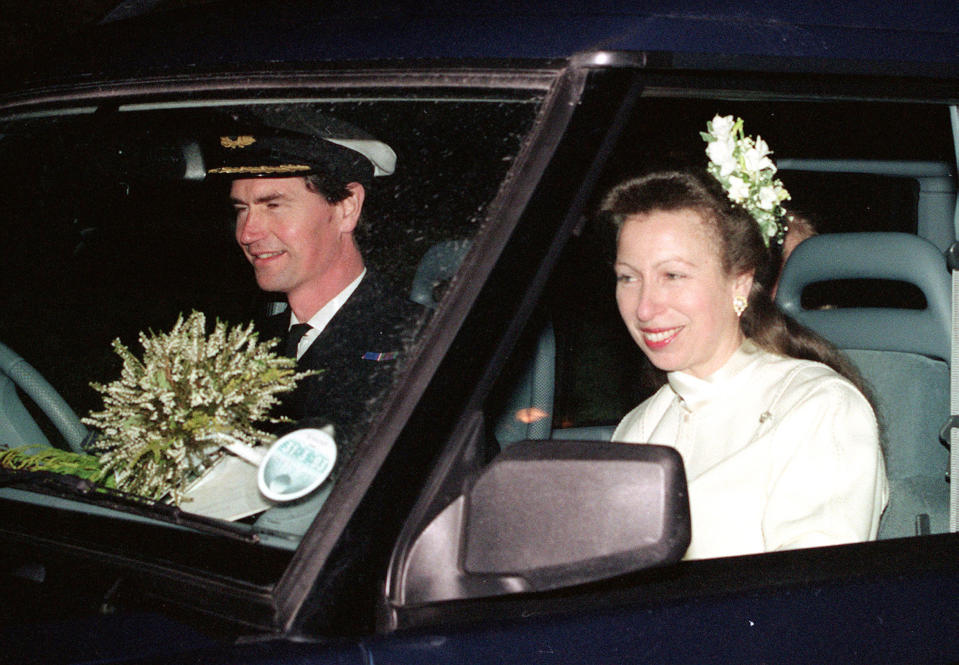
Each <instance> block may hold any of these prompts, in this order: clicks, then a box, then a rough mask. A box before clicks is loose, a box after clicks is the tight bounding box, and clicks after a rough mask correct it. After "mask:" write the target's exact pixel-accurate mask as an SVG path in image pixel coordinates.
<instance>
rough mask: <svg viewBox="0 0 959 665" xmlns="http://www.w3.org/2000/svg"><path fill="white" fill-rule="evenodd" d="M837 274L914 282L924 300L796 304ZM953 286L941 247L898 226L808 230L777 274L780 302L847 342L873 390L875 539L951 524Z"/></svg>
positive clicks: (850, 354)
mask: <svg viewBox="0 0 959 665" xmlns="http://www.w3.org/2000/svg"><path fill="white" fill-rule="evenodd" d="M844 279H881V280H895V281H901V282H907V283H910V284H913V285H914V286H916V287H917V288H918V289H919V290H920V291H922V293H923V295H924V296H925V300H926V307H925V309H901V308H894V307H842V308H824V309H806V308H804V307H803V305H802V294H803V290H804V289H805V288H806V287H807V286H809V285H811V284H814V283H817V282H825V281H831V280H844ZM950 294H951V282H950V276H949V273H948V271H947V269H946V263H945V258H944V257H943V255H942V254H941V253H940V252H939V250H938V249H937V248H936V247H935V246H934V245H932V244H931V243H930V242H928V241H926V240H923V239H922V238H919V237H917V236H913V235H909V234H905V233H836V234H829V235H823V236H816V237H813V238H810V239H808V240H806V241H804V242H803V243H801V244H800V245H799V246H798V247H797V248H796V249H795V251H794V252H793V253H792V254H791V255H790V257H789V261H788V262H787V264H786V266H785V268H784V270H783V274H782V277H781V279H780V282H779V288H778V291H777V294H776V302H777V304H779V306H780V307H781V308H782V309H783V310H784V311H785V312H786V313H787V314H789V315H791V316H792V317H793V318H795V319H796V320H798V321H799V322H800V323H802V324H803V325H805V326H807V327H808V328H811V329H812V330H814V331H816V332H818V333H819V334H820V335H822V336H823V337H825V338H826V339H828V340H829V341H830V342H832V343H833V344H834V345H836V346H837V347H838V348H839V349H841V350H842V351H844V352H845V353H846V354H847V356H848V357H849V358H850V359H851V360H852V361H853V363H855V365H856V366H857V367H858V369H859V371H860V372H861V373H862V375H863V378H864V379H865V380H866V382H867V383H868V384H869V386H870V387H871V389H872V391H873V396H874V398H875V400H876V406H877V408H878V410H879V416H880V421H881V423H882V425H883V433H884V441H885V444H886V445H885V452H886V473H887V475H888V478H889V485H890V499H889V505H888V507H887V508H886V512H885V513H884V514H883V518H882V522H881V525H880V530H879V537H880V538H896V537H902V536H910V535H916V534H917V533H924V532H927V531H930V532H933V533H940V532H946V531H948V524H949V487H948V484H947V482H946V479H945V476H946V471H947V469H948V465H949V454H948V451H947V450H946V449H945V448H944V446H943V445H942V444H941V443H940V441H939V429H940V428H941V426H942V425H943V423H945V422H946V420H947V419H948V417H949V358H950V321H951V295H950ZM927 525H928V526H927Z"/></svg>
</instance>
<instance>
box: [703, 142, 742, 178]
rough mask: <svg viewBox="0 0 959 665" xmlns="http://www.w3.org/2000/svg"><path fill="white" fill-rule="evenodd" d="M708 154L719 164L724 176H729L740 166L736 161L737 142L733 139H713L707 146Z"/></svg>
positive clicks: (711, 159)
mask: <svg viewBox="0 0 959 665" xmlns="http://www.w3.org/2000/svg"><path fill="white" fill-rule="evenodd" d="M706 156H707V157H709V159H710V161H712V162H713V163H715V164H716V165H717V166H719V171H720V173H721V174H722V176H723V177H725V176H728V175H729V174H730V173H732V172H733V171H735V170H736V168H737V167H738V166H739V164H738V162H737V161H736V144H735V143H734V142H732V141H713V142H712V143H710V144H709V145H708V146H707V147H706Z"/></svg>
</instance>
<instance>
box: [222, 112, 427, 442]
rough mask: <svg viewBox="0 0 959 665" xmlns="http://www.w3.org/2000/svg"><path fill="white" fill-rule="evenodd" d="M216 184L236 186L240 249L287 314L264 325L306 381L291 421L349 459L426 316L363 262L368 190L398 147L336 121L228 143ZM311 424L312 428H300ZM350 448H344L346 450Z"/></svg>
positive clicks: (292, 400)
mask: <svg viewBox="0 0 959 665" xmlns="http://www.w3.org/2000/svg"><path fill="white" fill-rule="evenodd" d="M215 152H216V153H217V159H216V160H215V161H216V162H217V163H216V165H215V166H214V167H213V168H211V169H209V171H208V176H209V177H226V178H230V179H231V181H232V183H231V188H230V198H231V200H232V202H233V206H234V209H235V211H236V241H237V243H238V244H239V246H240V248H241V249H242V251H243V254H244V256H245V257H246V259H247V260H248V261H249V262H250V264H251V265H252V266H253V272H254V275H255V277H256V281H257V284H258V285H259V286H260V288H262V289H263V290H264V291H269V292H275V293H282V294H283V295H284V296H285V298H286V301H287V305H288V308H287V311H284V312H282V313H280V314H276V315H273V316H271V317H269V318H268V319H266V320H265V321H263V322H262V324H261V325H260V330H261V338H262V339H268V338H271V337H279V338H281V339H282V340H283V343H282V344H281V349H284V350H285V352H286V353H287V354H288V355H290V356H295V357H296V358H297V365H298V367H299V369H302V370H305V369H311V370H318V371H319V374H318V375H315V376H312V377H309V378H307V379H304V380H303V381H301V383H300V385H299V386H298V388H297V389H296V391H294V392H293V393H292V394H290V395H288V396H287V397H286V398H285V399H284V401H283V408H282V412H283V414H284V415H287V416H289V417H290V418H291V419H293V420H294V421H300V422H301V425H303V424H309V425H314V426H319V425H325V424H333V426H334V435H335V438H336V440H337V443H338V445H339V446H340V447H341V453H343V452H347V453H348V452H351V450H352V448H353V447H354V446H355V444H356V440H357V438H358V436H359V435H361V434H362V433H363V432H364V431H365V430H366V427H367V425H368V424H369V421H370V419H371V417H372V415H373V414H374V410H373V407H374V405H375V401H376V398H377V397H379V396H381V395H383V394H384V393H385V391H386V390H387V389H388V388H389V386H390V383H391V380H392V378H393V373H394V369H395V367H396V364H397V361H398V360H399V359H400V357H401V354H402V352H403V349H404V344H405V343H406V342H407V341H408V337H409V335H410V334H411V330H412V324H413V322H414V320H415V317H416V314H417V312H416V311H415V310H414V305H412V303H409V302H408V301H406V300H405V299H403V298H400V297H398V296H397V295H396V294H395V293H394V292H393V291H392V290H391V289H390V288H389V286H387V285H386V284H385V283H384V281H383V280H382V279H381V278H380V277H379V276H378V275H377V274H376V273H375V272H374V271H372V270H370V269H369V268H368V267H367V266H366V265H365V263H364V260H363V255H362V253H361V252H360V249H359V247H358V246H357V243H356V239H355V237H354V233H355V231H356V228H357V224H358V223H359V222H360V218H361V214H362V212H363V203H364V200H365V195H366V190H367V187H368V186H369V183H370V182H371V181H372V179H373V177H375V176H383V175H389V174H391V173H392V172H393V170H394V168H395V163H396V156H395V154H394V153H393V151H392V150H391V149H390V148H389V146H387V145H385V144H384V143H381V142H379V141H377V140H375V139H373V138H372V137H369V136H368V135H366V134H365V133H364V132H362V131H361V130H359V129H357V128H356V127H353V126H351V125H348V124H346V123H344V122H342V121H339V120H337V119H335V118H329V117H322V116H312V117H311V119H310V122H309V123H308V124H307V125H306V126H304V123H303V121H302V119H300V120H299V122H298V124H297V126H296V128H295V129H290V128H289V126H288V125H287V126H284V127H282V128H278V127H266V126H260V127H258V128H257V129H256V130H250V131H249V132H248V133H240V132H239V131H234V132H230V133H229V134H224V135H222V136H220V137H219V141H218V146H217V147H216V148H215ZM304 420H307V423H303V422H302V421H304ZM344 446H345V449H344Z"/></svg>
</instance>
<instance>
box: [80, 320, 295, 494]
mask: <svg viewBox="0 0 959 665" xmlns="http://www.w3.org/2000/svg"><path fill="white" fill-rule="evenodd" d="M140 344H141V345H142V346H143V359H142V360H140V359H138V358H137V357H136V356H135V355H134V354H133V353H132V352H131V351H130V350H129V349H128V348H127V347H126V346H124V345H123V344H122V343H121V342H120V341H119V340H114V342H113V349H114V351H116V353H117V354H118V355H119V356H120V358H122V360H123V369H122V371H121V375H120V378H119V379H118V380H116V381H113V382H112V383H109V384H107V385H101V384H97V383H94V384H91V385H92V386H93V387H94V388H95V389H96V390H97V391H99V392H100V393H102V395H103V405H104V408H103V410H102V411H98V412H95V413H91V414H90V415H89V417H87V418H84V419H83V422H84V423H86V424H87V425H90V426H92V427H95V428H97V429H98V430H99V432H100V436H99V437H98V438H97V439H96V441H95V442H94V443H93V445H92V446H91V447H90V451H91V452H93V453H95V454H98V455H99V458H100V464H101V468H102V470H103V472H104V473H113V474H114V475H115V477H116V485H117V487H118V488H119V489H121V490H124V491H127V492H131V493H134V494H138V495H140V496H144V497H147V498H151V499H163V498H167V499H170V500H172V501H173V502H174V503H177V504H179V502H180V499H181V498H182V493H183V491H184V489H185V488H186V486H187V484H188V483H189V482H190V481H192V480H193V479H194V478H195V477H196V476H198V475H199V474H200V473H202V472H203V471H204V470H205V469H206V468H208V467H209V466H210V464H211V463H212V462H213V461H215V460H216V459H217V458H218V457H219V456H220V455H221V454H222V453H221V452H220V448H219V446H218V445H217V444H216V443H215V439H216V437H217V435H218V434H229V435H230V436H232V437H233V438H235V439H238V440H240V441H242V442H243V443H246V444H247V445H251V446H256V445H258V444H262V443H266V442H268V441H269V440H271V439H272V436H271V435H270V434H268V433H266V432H264V431H262V430H260V429H258V428H257V427H256V423H258V422H278V420H277V419H275V418H270V417H269V415H268V414H269V411H270V409H271V408H272V407H273V406H274V405H275V404H276V403H277V402H278V401H279V400H278V397H277V395H279V394H281V393H284V392H287V391H290V390H292V389H293V388H294V387H295V386H296V382H297V381H298V380H299V379H300V378H302V377H304V376H307V375H309V374H311V373H312V372H299V373H298V372H296V361H295V360H294V359H293V358H287V357H284V356H279V355H277V354H276V353H274V352H273V350H272V349H273V347H274V346H275V345H276V340H270V341H267V342H263V343H260V342H259V341H258V337H257V334H256V333H255V332H254V331H253V324H252V323H250V324H248V325H246V326H236V327H233V328H229V329H228V328H227V325H226V324H225V323H223V322H221V321H217V322H216V325H215V326H214V329H213V332H212V333H211V334H210V335H209V336H207V335H206V318H205V317H204V315H203V314H202V313H200V312H193V313H192V314H190V316H189V317H187V318H186V319H184V318H183V317H182V316H181V317H180V318H179V319H178V320H177V322H176V324H175V325H174V326H173V328H172V330H170V332H169V333H153V332H152V331H151V332H150V333H149V334H147V333H140Z"/></svg>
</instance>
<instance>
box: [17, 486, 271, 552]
mask: <svg viewBox="0 0 959 665" xmlns="http://www.w3.org/2000/svg"><path fill="white" fill-rule="evenodd" d="M0 487H17V488H23V489H28V490H31V491H35V492H40V493H42V494H50V495H53V496H57V497H61V498H65V499H70V500H73V501H79V502H82V503H89V504H92V505H96V506H102V507H106V508H110V509H111V510H116V511H119V512H123V513H130V514H132V515H138V516H140V517H146V518H150V519H155V520H159V521H161V522H169V523H171V524H176V525H177V526H182V527H187V528H190V529H194V530H196V531H200V532H202V533H208V534H213V535H217V536H226V537H227V538H232V539H235V540H241V541H243V542H248V543H256V542H259V540H260V537H259V535H257V534H256V533H254V532H252V531H251V530H250V528H249V527H248V526H246V525H241V524H231V523H229V522H224V521H222V520H218V519H215V518H212V517H204V516H203V515H197V514H195V513H188V512H186V511H184V510H181V509H180V508H178V507H176V506H171V505H169V504H166V503H160V502H158V501H154V500H152V499H146V498H143V497H141V496H137V495H135V494H129V493H127V492H122V491H120V490H117V489H113V488H110V487H103V486H102V485H97V484H96V483H94V482H91V481H90V480H87V479H86V478H80V477H79V476H71V475H67V474H62V473H53V472H50V471H27V470H23V469H17V470H12V469H0Z"/></svg>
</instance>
